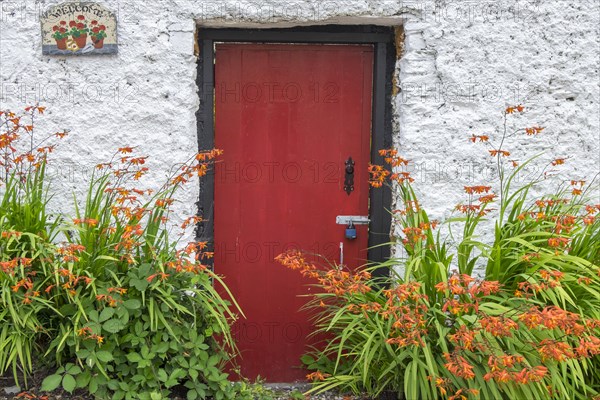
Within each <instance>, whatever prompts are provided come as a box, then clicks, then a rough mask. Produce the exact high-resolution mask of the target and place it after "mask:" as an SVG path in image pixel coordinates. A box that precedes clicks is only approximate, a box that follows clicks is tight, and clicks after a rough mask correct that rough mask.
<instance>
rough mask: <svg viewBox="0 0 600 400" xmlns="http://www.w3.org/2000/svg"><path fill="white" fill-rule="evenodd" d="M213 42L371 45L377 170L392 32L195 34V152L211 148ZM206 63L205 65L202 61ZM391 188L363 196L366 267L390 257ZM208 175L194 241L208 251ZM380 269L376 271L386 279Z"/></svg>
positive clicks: (321, 29) (315, 29) (336, 29)
mask: <svg viewBox="0 0 600 400" xmlns="http://www.w3.org/2000/svg"><path fill="white" fill-rule="evenodd" d="M216 42H251V43H323V44H372V45H373V48H374V66H373V67H374V68H373V100H372V108H373V111H372V113H373V114H372V127H371V163H373V164H379V165H383V164H384V162H383V157H381V156H380V155H379V150H380V149H386V148H390V147H391V146H392V103H391V97H392V85H393V74H394V68H395V61H396V54H395V53H396V47H395V42H394V30H393V28H390V27H381V26H373V25H359V26H340V25H324V26H310V27H297V28H282V29H238V28H223V29H216V28H202V27H200V28H199V29H198V44H199V45H200V51H201V53H200V57H199V60H198V75H197V84H198V88H199V97H200V107H199V109H198V111H197V113H196V120H197V124H198V150H199V151H204V150H210V149H213V148H214V143H215V141H214V87H215V82H214V57H215V54H214V44H215V43H216ZM206 60H211V62H206ZM391 202H392V195H391V189H390V188H389V187H388V186H387V185H384V186H383V187H382V188H379V189H374V188H371V190H370V194H369V214H370V215H369V218H370V220H371V222H370V224H369V241H368V243H369V250H368V256H367V257H368V259H369V262H383V261H385V260H387V259H388V258H389V257H390V246H389V245H386V244H387V243H389V241H390V227H391V221H392V216H391V213H390V211H391V210H390V208H391ZM213 210H214V173H213V172H212V171H211V172H210V173H209V174H208V175H207V176H205V177H203V178H202V179H201V181H200V198H199V200H198V215H199V216H201V217H202V218H203V220H202V222H200V224H199V225H198V230H197V233H196V237H197V240H199V241H205V242H208V246H209V251H213V249H214V243H213V241H214V222H213V217H214V211H213ZM388 273H389V271H388V270H387V269H385V268H383V269H381V270H379V271H376V272H375V274H376V275H379V276H387V275H388Z"/></svg>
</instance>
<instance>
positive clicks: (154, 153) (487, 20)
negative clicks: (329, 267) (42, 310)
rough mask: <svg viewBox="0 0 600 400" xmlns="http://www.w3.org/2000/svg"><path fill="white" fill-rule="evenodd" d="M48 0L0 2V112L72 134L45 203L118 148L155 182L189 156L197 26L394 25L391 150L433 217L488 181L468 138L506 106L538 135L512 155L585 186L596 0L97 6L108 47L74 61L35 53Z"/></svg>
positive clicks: (594, 164) (593, 157)
mask: <svg viewBox="0 0 600 400" xmlns="http://www.w3.org/2000/svg"><path fill="white" fill-rule="evenodd" d="M56 3H57V2H56V1H51V0H39V1H35V0H10V1H9V0H4V1H1V2H0V7H1V15H0V16H1V18H0V83H1V85H0V87H1V89H0V108H1V109H18V108H21V107H22V106H23V105H24V104H31V103H35V102H40V103H41V104H42V105H45V106H47V107H48V113H47V114H48V115H47V117H46V118H45V120H44V121H45V122H44V124H43V125H40V126H39V127H40V129H47V130H48V131H55V130H58V129H62V128H68V129H71V130H72V133H73V134H72V137H71V138H69V139H68V141H67V142H66V143H65V144H63V145H62V146H61V147H60V149H59V151H58V153H57V154H56V158H59V159H60V163H57V164H60V165H61V167H60V168H57V169H54V170H53V173H54V176H55V177H56V178H57V179H55V189H56V192H57V193H56V196H55V198H54V200H53V204H54V207H56V208H57V209H59V208H60V209H65V207H66V206H65V204H70V203H71V202H72V201H71V198H72V193H73V192H76V193H82V190H83V189H84V183H85V182H86V180H87V178H86V177H87V176H88V175H89V173H90V171H91V169H92V167H93V165H95V164H96V163H98V162H101V161H105V160H107V159H108V158H110V156H111V155H112V154H113V152H114V151H115V150H116V149H117V148H118V147H120V146H123V145H131V146H137V147H138V149H139V151H140V152H141V153H143V154H147V155H149V156H150V157H151V159H150V166H151V167H152V168H153V170H154V171H155V173H154V176H153V179H154V181H156V182H158V181H160V180H161V179H163V178H164V176H165V175H166V170H167V167H168V166H171V165H174V164H176V163H178V162H181V161H182V160H185V159H187V157H188V156H189V155H190V154H192V153H193V152H194V151H195V149H196V148H197V136H196V135H197V132H196V119H195V111H196V110H197V108H198V93H197V87H196V83H195V76H196V62H197V58H196V56H195V54H194V31H195V29H196V27H199V29H201V28H202V26H218V27H223V26H237V27H264V28H269V27H289V26H295V25H314V24H325V23H332V24H380V25H391V26H400V25H403V26H404V30H405V34H406V38H405V46H404V47H405V49H404V53H403V55H402V57H401V59H400V60H399V61H398V63H397V74H398V77H399V85H400V86H401V88H402V90H401V91H400V92H399V94H398V95H397V96H396V97H395V99H394V100H393V102H394V109H395V122H396V123H395V141H396V143H397V144H398V147H399V148H400V149H401V152H402V153H403V155H404V156H405V157H407V158H409V159H411V160H413V161H414V162H415V167H414V168H415V177H416V178H417V188H418V191H419V192H420V194H421V195H422V199H423V204H424V205H425V207H427V208H428V209H429V210H430V212H431V214H432V215H433V216H434V217H439V218H443V217H444V216H445V215H447V212H448V210H451V209H452V208H453V207H454V206H455V205H456V204H457V203H459V202H460V201H461V200H462V199H463V198H464V196H463V192H462V187H463V186H464V185H470V184H483V183H485V182H487V181H489V180H490V179H492V175H493V173H492V172H491V170H490V169H489V168H487V166H486V165H483V164H482V160H484V159H485V158H484V156H483V151H485V150H483V147H482V146H480V145H472V144H470V143H469V142H468V141H467V138H468V137H469V136H470V135H471V134H481V133H488V134H489V133H492V132H493V131H494V130H497V129H499V127H500V124H501V112H502V110H503V109H504V108H505V107H506V106H507V105H511V104H519V103H522V104H524V105H526V106H527V107H528V112H527V113H526V114H525V115H524V116H521V117H518V118H517V120H519V121H522V122H521V123H522V124H523V126H525V125H527V126H529V125H541V126H544V127H545V128H546V130H545V131H544V134H543V135H542V136H540V137H536V138H534V139H530V138H529V139H526V138H524V137H521V138H519V139H518V140H516V142H514V143H511V144H510V146H511V147H512V149H511V150H513V153H514V156H513V157H511V158H516V159H522V158H523V157H524V155H525V154H530V155H531V154H533V153H536V152H539V151H543V150H546V151H547V152H548V153H547V155H545V156H544V157H545V158H546V159H547V160H549V159H551V158H553V157H558V156H561V157H568V160H567V165H566V166H565V167H563V168H562V169H561V171H562V172H560V174H559V176H557V177H555V178H554V180H553V182H554V183H556V182H559V181H561V180H565V179H570V178H578V179H588V180H590V178H592V177H593V176H594V175H595V174H597V173H598V170H599V168H600V137H599V132H600V120H599V118H600V108H599V107H600V87H599V78H600V72H599V69H600V59H599V54H600V32H599V28H598V27H599V26H600V3H599V2H598V0H544V1H538V0H531V1H530V0H521V1H519V0H500V1H443V0H424V1H401V0H396V1H390V0H333V1H329V0H323V1H319V0H314V1H310V0H299V1H293V0H292V1H281V0H261V1H237V0H226V1H200V0H196V1H194V0H152V1H151V0H147V1H142V0H108V1H102V3H103V4H105V5H106V6H107V7H109V8H111V9H113V10H115V11H117V12H118V16H119V41H120V48H119V54H118V55H116V56H88V57H81V58H79V57H70V58H65V57H57V56H43V55H42V51H41V40H40V28H39V19H38V16H39V14H40V13H41V12H42V11H43V10H45V9H46V8H47V7H49V6H51V5H54V4H56ZM542 186H545V187H551V186H552V184H550V183H548V184H547V185H542ZM543 189H544V187H541V188H540V190H543ZM594 193H595V196H596V197H598V191H595V192H594ZM180 199H181V201H180V202H179V203H178V204H177V205H176V209H175V210H176V212H177V214H178V215H180V216H181V217H184V216H187V215H192V214H193V213H194V212H195V208H196V205H195V202H196V200H197V188H196V187H190V189H189V190H188V191H187V192H186V193H183V194H182V195H181V196H180Z"/></svg>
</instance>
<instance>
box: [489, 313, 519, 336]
mask: <svg viewBox="0 0 600 400" xmlns="http://www.w3.org/2000/svg"><path fill="white" fill-rule="evenodd" d="M480 322H481V327H482V328H483V329H484V330H485V331H486V332H488V333H491V334H492V336H496V337H507V336H512V332H511V331H513V330H515V329H517V328H518V327H519V325H518V324H517V323H516V322H515V321H513V320H512V319H510V318H504V317H484V318H482V319H481V321H480Z"/></svg>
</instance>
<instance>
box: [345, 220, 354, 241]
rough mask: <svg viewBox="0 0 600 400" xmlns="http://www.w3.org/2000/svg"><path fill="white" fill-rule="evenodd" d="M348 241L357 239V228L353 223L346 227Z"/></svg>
mask: <svg viewBox="0 0 600 400" xmlns="http://www.w3.org/2000/svg"><path fill="white" fill-rule="evenodd" d="M346 239H350V240H354V239H356V227H355V226H354V224H353V223H352V221H350V223H349V224H348V227H346Z"/></svg>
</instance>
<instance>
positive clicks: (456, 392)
mask: <svg viewBox="0 0 600 400" xmlns="http://www.w3.org/2000/svg"><path fill="white" fill-rule="evenodd" d="M523 112H525V108H524V107H523V106H520V105H519V106H514V107H508V108H507V109H506V110H505V111H504V113H503V116H504V129H503V132H501V134H500V140H499V141H498V143H497V144H495V145H494V144H492V143H491V142H490V136H489V135H473V136H472V137H471V138H470V141H472V142H476V143H484V144H486V145H488V146H490V149H488V153H489V156H491V157H492V159H493V160H494V162H495V164H496V167H497V170H498V172H499V182H500V186H499V193H500V195H499V196H497V195H495V194H494V193H493V191H492V188H493V184H492V183H486V184H482V185H479V186H468V187H465V192H466V193H467V195H468V200H467V201H466V202H465V203H463V204H460V205H458V206H457V207H456V211H457V212H458V213H460V215H459V216H457V217H453V218H451V219H450V220H448V221H446V223H447V224H448V226H450V227H454V226H457V225H458V226H460V228H461V235H460V238H458V239H457V238H456V235H454V234H452V235H451V236H450V239H452V241H449V240H448V238H447V237H442V234H441V230H439V229H437V227H438V225H439V223H438V222H437V221H432V220H430V218H429V216H428V215H427V213H426V212H425V210H424V209H423V208H422V207H421V205H420V203H419V199H418V198H417V196H416V194H415V191H414V190H413V187H412V182H413V181H414V180H413V178H412V177H411V176H410V174H409V173H408V172H407V171H405V170H403V169H402V168H403V167H405V166H406V165H407V164H408V163H409V161H408V160H406V159H404V158H402V157H401V156H399V154H398V151H397V150H393V149H392V150H382V151H381V152H380V154H381V156H382V157H383V158H384V159H385V161H386V163H387V164H388V166H383V165H372V166H370V174H371V184H372V186H374V187H380V186H382V185H384V184H388V182H389V181H390V180H391V181H392V182H394V188H395V189H396V190H397V192H398V194H399V200H400V201H401V204H402V206H401V209H399V210H396V211H395V212H394V219H395V221H396V224H397V225H398V229H397V230H396V231H397V232H400V235H399V236H398V237H397V238H395V239H396V241H395V242H393V243H391V245H398V246H400V247H401V249H402V250H403V252H402V253H401V257H400V258H397V259H390V260H387V261H385V262H383V263H379V264H376V265H371V266H370V267H369V269H366V270H354V271H353V270H347V269H346V270H345V269H344V268H345V267H344V266H338V268H336V269H333V270H331V269H328V268H323V267H322V266H320V265H317V264H315V263H313V262H310V261H308V258H307V257H305V256H304V255H303V254H302V253H287V254H284V255H281V256H279V258H278V259H279V261H280V262H281V263H282V264H283V265H285V266H287V267H289V268H291V269H295V270H299V271H300V272H301V273H303V274H304V275H306V276H309V277H313V278H315V279H316V281H317V283H316V286H317V287H318V288H319V289H320V290H319V291H318V293H316V294H314V295H313V296H312V297H313V298H312V300H311V301H310V302H309V303H308V305H307V307H308V308H310V309H313V310H316V311H315V312H316V319H315V325H316V334H317V335H325V337H327V338H328V340H327V341H326V342H325V343H324V344H323V345H322V346H321V347H320V348H316V349H314V350H313V351H311V352H310V353H309V354H308V355H306V356H305V357H304V358H303V361H304V362H305V364H307V366H308V368H309V369H312V370H313V371H314V372H312V373H311V374H310V375H309V376H308V378H309V379H311V380H313V381H314V382H315V383H314V387H313V389H312V390H311V391H310V393H312V392H321V391H324V390H328V389H333V388H337V389H340V390H342V391H348V390H349V391H352V392H354V393H356V394H359V393H363V392H364V393H367V394H368V395H371V396H377V395H379V394H381V393H383V392H384V391H390V390H391V391H393V392H395V393H397V394H398V395H400V394H403V395H404V396H405V397H406V398H411V399H412V398H422V399H437V398H448V399H464V398H545V399H587V398H592V397H594V396H598V391H599V387H598V384H597V376H596V374H597V372H596V371H597V368H596V365H597V363H598V359H599V354H600V319H599V317H600V316H599V315H598V311H597V310H598V309H599V308H598V306H599V305H600V304H598V301H600V292H599V290H600V276H599V274H600V266H599V265H598V249H599V248H600V242H599V240H598V239H599V238H600V230H599V224H598V218H597V214H598V212H600V205H594V204H586V202H585V190H583V189H582V188H583V186H584V184H585V183H584V182H582V181H579V180H578V181H572V182H570V184H571V186H572V188H571V190H570V193H568V196H565V195H566V191H565V190H564V189H562V190H560V189H559V190H558V191H557V193H556V194H554V195H552V196H547V197H544V198H541V199H531V196H530V195H529V193H530V189H531V188H532V187H533V186H534V185H535V184H538V183H539V182H541V180H540V179H537V178H536V179H533V180H532V181H531V182H529V183H528V184H525V185H522V186H521V187H519V188H516V189H515V188H514V186H515V185H514V182H515V181H516V176H517V174H519V173H521V172H522V171H523V168H525V166H526V165H528V164H529V163H530V162H531V161H532V160H533V159H531V160H529V161H526V162H524V163H523V164H519V162H518V161H515V160H509V159H508V157H510V155H511V154H510V152H509V151H508V150H506V149H505V148H504V145H505V143H506V139H507V137H508V136H509V135H512V134H514V135H517V134H524V135H526V136H535V135H539V134H541V133H542V132H543V131H544V129H543V128H541V127H538V126H534V127H529V128H523V129H516V130H515V131H514V132H511V133H509V131H508V129H507V121H508V118H509V116H511V115H512V114H517V113H523ZM507 161H508V162H509V163H510V164H509V165H510V167H511V168H513V171H512V172H509V171H508V169H507V168H508V167H507V166H506V165H505V164H506V162H507ZM564 161H565V160H564V159H555V160H554V161H552V162H551V163H550V166H551V167H556V166H558V165H561V164H563V163H564ZM497 201H499V209H498V214H497V223H496V228H495V231H494V232H495V236H494V237H493V238H491V240H480V238H478V237H477V227H478V226H479V224H480V223H481V222H482V221H484V220H485V219H486V218H488V217H489V216H490V215H492V214H491V213H492V212H494V210H493V209H492V208H491V205H492V204H493V203H495V202H497ZM451 232H452V231H451ZM478 265H479V266H481V265H484V266H486V265H487V268H486V273H485V278H484V279H475V278H473V277H472V276H471V275H472V272H473V270H474V268H475V267H476V266H478ZM398 267H402V269H403V270H404V275H402V276H400V275H399V274H398V273H397V269H398ZM370 268H373V269H381V268H389V269H390V272H391V278H390V280H389V282H388V287H387V288H386V287H384V288H382V287H381V282H379V281H377V280H375V279H373V278H372V277H371V276H370V274H369V271H370Z"/></svg>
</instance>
